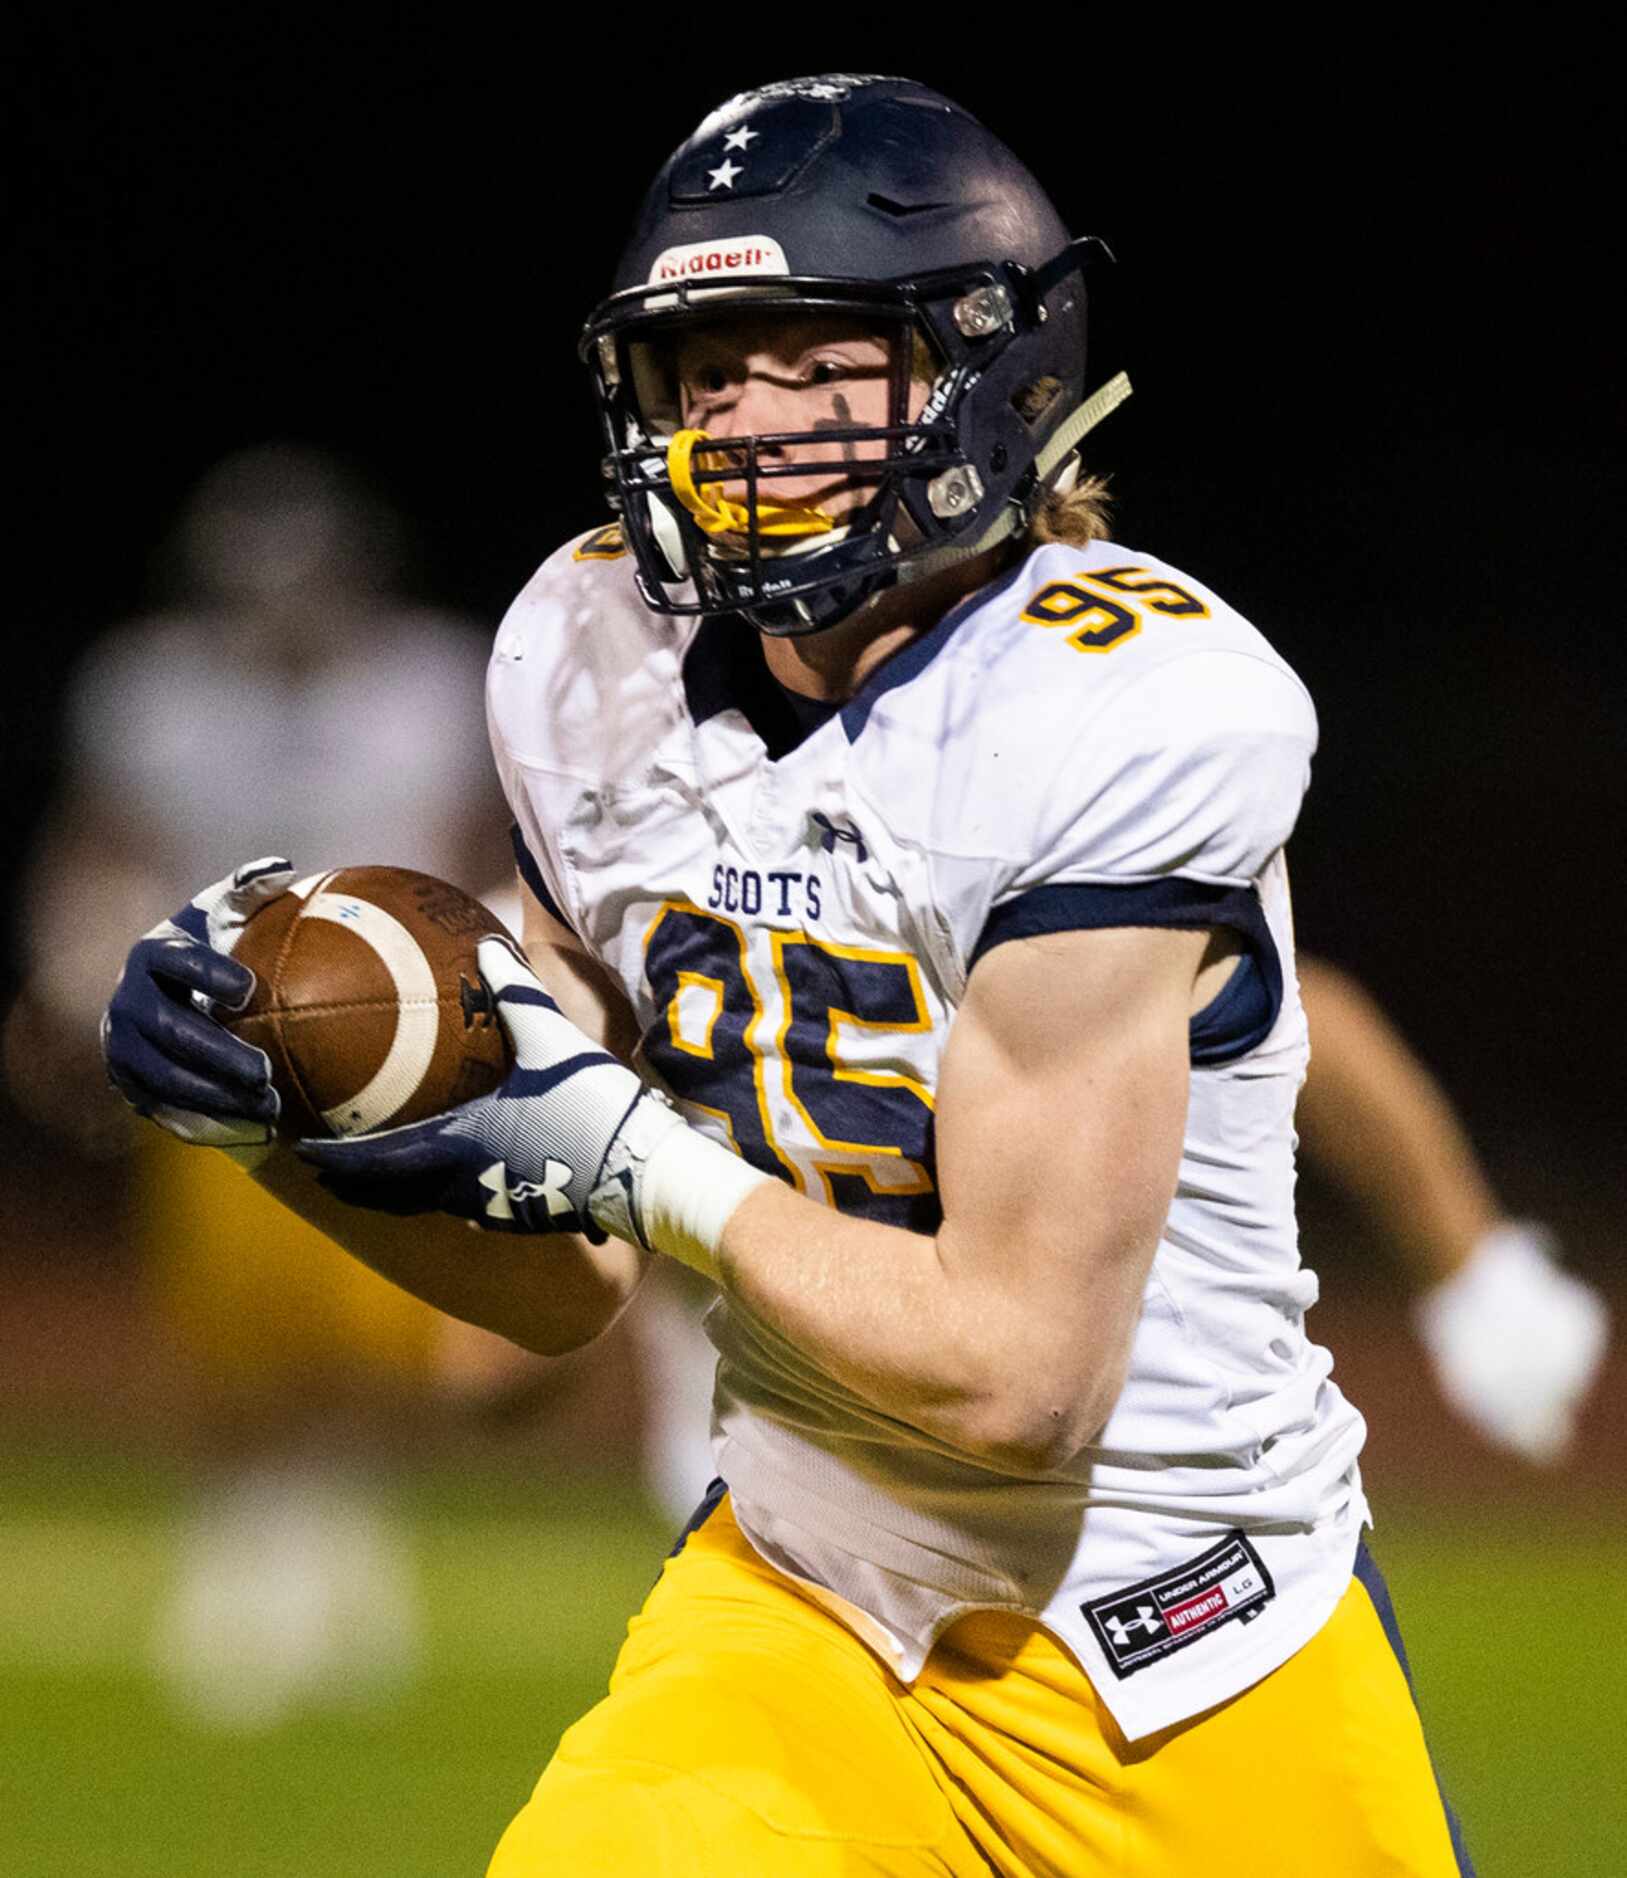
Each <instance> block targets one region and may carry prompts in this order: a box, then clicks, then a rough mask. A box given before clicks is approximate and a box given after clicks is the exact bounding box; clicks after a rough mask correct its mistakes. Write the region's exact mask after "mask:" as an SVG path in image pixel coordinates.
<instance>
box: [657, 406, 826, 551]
mask: <svg viewBox="0 0 1627 1878" xmlns="http://www.w3.org/2000/svg"><path fill="white" fill-rule="evenodd" d="M700 445H705V446H706V447H707V448H709V449H712V450H722V449H724V448H725V447H726V446H725V445H723V444H715V443H712V441H711V439H710V438H708V436H707V434H706V432H705V431H704V430H681V431H679V432H678V434H677V435H676V436H675V437H674V438H673V440H672V442H671V443H670V444H668V445H667V476H668V478H669V479H670V481H671V483H672V493H673V494H674V495H675V496H676V497H677V498H678V500H679V501H680V502H681V503H682V504H683V505H684V507H685V508H686V509H688V511H689V513H690V514H691V515H692V516H694V518H695V521H696V524H697V526H698V527H699V528H700V529H701V530H702V532H703V533H705V534H708V535H743V534H746V533H747V532H748V531H749V529H750V528H751V522H752V514H751V510H750V509H748V508H747V507H746V505H745V504H744V503H743V502H730V501H728V500H727V499H726V498H725V497H723V496H722V495H720V494H718V493H717V485H716V484H715V483H714V484H710V485H708V486H707V487H706V488H704V489H703V488H701V487H700V485H699V484H698V483H697V482H696V481H695V471H694V468H693V465H692V464H691V461H690V459H691V458H692V457H693V456H694V454H695V450H696V448H697V446H700ZM835 526H836V524H835V522H834V521H833V520H832V519H831V518H830V516H828V515H827V514H826V513H825V511H824V510H823V509H811V508H806V507H804V506H802V505H801V504H799V503H794V502H763V501H759V502H758V504H757V533H758V534H759V535H762V536H775V537H781V538H783V537H786V536H796V535H828V534H830V533H831V531H832V530H833V529H834V528H835Z"/></svg>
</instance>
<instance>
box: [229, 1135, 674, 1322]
mask: <svg viewBox="0 0 1627 1878" xmlns="http://www.w3.org/2000/svg"><path fill="white" fill-rule="evenodd" d="M205 1151H206V1150H202V1149H200V1150H199V1152H200V1153H202V1152H205ZM252 1178H253V1179H255V1180H256V1181H258V1182H259V1184H260V1185H261V1186H262V1187H264V1188H265V1190H266V1191H267V1192H268V1193H270V1194H273V1195H274V1196H275V1197H276V1198H277V1199H278V1200H280V1201H281V1202H282V1203H283V1205H285V1206H287V1207H289V1208H291V1209H292V1210H293V1211H294V1212H295V1213H297V1214H299V1216H300V1218H302V1219H304V1220H306V1221H308V1222H309V1223H310V1224H311V1225H313V1226H315V1227H316V1228H317V1229H318V1231H320V1232H322V1233H325V1234H326V1235H327V1237H328V1238H330V1239H332V1240H333V1242H334V1243H335V1244H336V1245H338V1246H341V1247H343V1249H344V1250H345V1251H346V1252H348V1253H350V1254H351V1256H352V1257H353V1258H357V1259H360V1260H361V1262H362V1263H363V1264H364V1265H367V1266H370V1267H371V1268H372V1269H373V1270H374V1271H376V1272H377V1273H379V1275H380V1276H381V1277H384V1278H388V1279H389V1280H390V1282H391V1283H392V1284H397V1285H400V1286H401V1288H402V1289H403V1290H404V1291H410V1292H412V1294H413V1295H414V1296H415V1297H419V1298H422V1299H423V1300H424V1302H425V1303H427V1304H432V1305H434V1306H435V1308H436V1309H437V1310H441V1311H445V1312H447V1313H448V1314H449V1315H450V1316H452V1317H457V1318H461V1319H462V1320H463V1321H464V1322H465V1323H470V1324H478V1325H479V1326H480V1327H481V1328H482V1329H484V1330H491V1331H495V1332H496V1333H497V1334H498V1335H499V1336H503V1337H507V1338H509V1339H510V1340H511V1341H512V1342H514V1343H517V1344H520V1345H521V1346H523V1347H524V1348H525V1349H528V1350H535V1351H537V1352H539V1353H540V1354H543V1355H550V1356H553V1355H559V1354H562V1353H563V1352H565V1351H567V1350H575V1349H579V1348H580V1347H581V1346H582V1345H583V1344H585V1343H590V1342H591V1341H592V1340H593V1339H594V1338H595V1337H596V1336H598V1335H599V1333H600V1332H601V1331H603V1330H605V1329H606V1328H607V1327H608V1326H609V1325H610V1324H611V1323H612V1322H613V1321H614V1319H615V1318H616V1316H617V1315H618V1314H619V1312H620V1311H621V1309H622V1307H623V1306H624V1305H625V1304H626V1303H627V1301H628V1299H629V1298H630V1297H631V1296H632V1294H633V1291H634V1289H635V1288H636V1286H637V1284H638V1280H639V1277H640V1276H641V1273H642V1270H643V1265H644V1262H645V1258H646V1255H645V1254H644V1253H642V1252H640V1251H639V1250H637V1248H635V1247H633V1246H630V1245H626V1244H623V1243H622V1242H621V1241H620V1240H617V1239H612V1240H609V1241H608V1242H607V1243H605V1244H604V1245H601V1246H594V1245H590V1244H589V1243H588V1241H587V1240H586V1239H582V1238H579V1237H577V1236H575V1235H574V1234H563V1233H561V1234H551V1235H548V1236H544V1237H537V1236H530V1235H525V1236H521V1235H510V1234H499V1233H477V1232H472V1231H470V1229H469V1227H468V1225H467V1223H466V1222H465V1221H463V1220H460V1219H451V1218H448V1217H447V1216H445V1215H444V1214H420V1215H416V1216H414V1217H412V1218H409V1219H401V1218H397V1217H396V1216H395V1215H393V1214H388V1213H375V1212H369V1211H366V1210H364V1209H363V1208H360V1207H354V1206H346V1205H344V1204H343V1203H342V1202H340V1201H339V1200H336V1199H335V1198H334V1197H333V1196H332V1195H331V1194H330V1193H327V1192H326V1191H325V1190H324V1189H323V1188H322V1187H321V1186H319V1185H318V1184H317V1180H316V1175H315V1172H314V1170H313V1169H312V1168H310V1167H308V1166H306V1165H305V1163H304V1162H302V1161H300V1160H298V1159H296V1157H295V1156H294V1155H293V1154H292V1153H290V1152H288V1151H286V1150H278V1151H277V1152H276V1153H275V1154H273V1155H272V1157H271V1158H270V1159H269V1160H267V1161H265V1162H263V1163H262V1164H261V1165H260V1167H258V1168H257V1169H256V1170H255V1172H254V1174H253V1176H252Z"/></svg>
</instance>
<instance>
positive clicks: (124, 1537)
mask: <svg viewBox="0 0 1627 1878" xmlns="http://www.w3.org/2000/svg"><path fill="white" fill-rule="evenodd" d="M181 1499H182V1487H181V1481H180V1478H179V1476H178V1475H174V1474H171V1473H169V1472H167V1471H166V1470H165V1469H163V1468H162V1467H161V1466H158V1465H155V1464H154V1463H152V1462H151V1461H129V1460H115V1459H112V1458H107V1457H104V1456H96V1455H87V1454H83V1453H72V1454H57V1455H54V1456H43V1455H40V1454H37V1453H36V1454H32V1455H29V1456H25V1457H24V1456H17V1455H13V1456H10V1457H0V1874H4V1878H114V1875H115V1874H116V1875H117V1878H194V1875H196V1878H203V1874H209V1878H219V1875H220V1874H221V1873H228V1872H229V1873H231V1874H233V1875H234V1878H330V1874H331V1875H332V1878H340V1875H341V1874H343V1878H370V1875H372V1874H380V1875H381V1878H431V1875H433V1878H452V1875H453V1874H462V1873H476V1874H478V1873H479V1872H481V1871H482V1870H483V1869H484V1863H485V1860H486V1858H487V1857H488V1855H489V1853H490V1851H491V1848H492V1846H493V1844H494V1843H495V1840H496V1838H497V1836H498V1834H499V1833H500V1831H501V1830H502V1827H503V1825H504V1824H505V1823H506V1822H507V1820H508V1818H509V1817H510V1815H511V1814H512V1813H513V1812H514V1810H515V1809H516V1808H517V1807H518V1806H519V1805H520V1803H521V1802H522V1801H523V1800H524V1798H525V1796H526V1794H527V1792H528V1791H529V1789H530V1786H531V1783H532V1782H533V1781H534V1779H535V1777H536V1774H537V1772H538V1771H539V1770H540V1768H541V1766H542V1764H543V1762H544V1761H545V1760H546V1758H547V1755H548V1752H549V1750H550V1749H551V1747H552V1745H553V1743H554V1741H555V1739H556V1738H557V1736H558V1735H559V1733H560V1731H561V1729H563V1728H564V1727H565V1726H566V1725H567V1724H568V1722H569V1721H570V1720H571V1719H572V1717H573V1716H574V1715H576V1714H577V1713H579V1712H580V1711H581V1710H582V1709H583V1708H584V1707H586V1706H587V1705H588V1704H589V1703H590V1702H591V1701H593V1700H594V1699H595V1698H596V1697H597V1695H598V1694H599V1693H600V1692H601V1691H602V1689H603V1686H604V1682H605V1677H606V1675H607V1673H608V1670H609V1667H610V1663H611V1660H612V1658H613V1656H614V1653H615V1650H616V1647H617V1644H618V1642H619V1640H620V1637H621V1633H622V1629H623V1626H624V1624H625V1621H626V1618H627V1616H628V1614H629V1613H630V1612H631V1611H632V1610H633V1609H634V1608H635V1607H636V1606H637V1604H638V1602H639V1601H640V1599H641V1598H642V1596H643V1594H644V1592H645V1591H646V1590H647V1589H648V1586H649V1584H650V1583H651V1581H652V1580H653V1578H654V1575H655V1573H656V1571H657V1570H658V1569H659V1565H660V1561H661V1558H662V1556H663V1555H664V1553H665V1550H666V1547H667V1545H668V1544H669V1543H670V1539H669V1535H668V1533H667V1530H666V1527H665V1524H664V1522H662V1521H661V1520H660V1519H659V1518H657V1517H656V1516H654V1515H653V1514H652V1513H650V1512H649V1510H648V1509H647V1508H646V1507H645V1505H644V1503H643V1501H642V1500H641V1499H640V1497H639V1496H638V1494H637V1492H636V1490H635V1489H633V1488H631V1487H627V1488H622V1487H619V1486H618V1485H617V1484H616V1483H615V1482H613V1481H610V1480H605V1479H595V1480H588V1481H584V1480H581V1479H550V1478H545V1477H531V1476H524V1475H520V1474H517V1473H516V1472H515V1471H514V1470H513V1469H512V1468H502V1469H496V1468H493V1469H489V1470H488V1469H480V1468H477V1469H473V1470H471V1469H470V1468H469V1467H467V1466H466V1465H454V1464H451V1463H441V1464H438V1465H436V1466H434V1467H433V1468H432V1469H431V1470H430V1471H428V1472H426V1473H422V1474H420V1475H418V1476H416V1477H414V1478H413V1479H412V1480H411V1481H410V1482H408V1483H407V1484H405V1485H404V1486H403V1489H402V1505H403V1507H404V1509H405V1512H406V1515H407V1518H408V1520H409V1523H410V1528H411V1531H412V1534H413V1544H414V1550H415V1554H416V1558H417V1562H418V1567H419V1570H420V1572H421V1574H422V1581H423V1588H424V1593H425V1601H426V1604H427V1606H428V1610H429V1622H430V1637H429V1651H428V1665H427V1674H426V1675H425V1676H424V1677H423V1679H422V1680H421V1681H420V1682H419V1683H418V1684H417V1685H416V1686H415V1687H414V1688H413V1689H412V1690H411V1691H410V1692H409V1693H407V1694H406V1695H404V1696H402V1697H401V1698H400V1699H399V1700H397V1701H396V1702H394V1703H393V1704H391V1705H390V1706H389V1707H388V1708H387V1709H385V1710H383V1711H373V1712H366V1713H358V1714H343V1713H335V1714H329V1715H325V1716H322V1717H317V1718H311V1719H307V1720H301V1721H297V1722H290V1723H287V1724H285V1725H283V1726H281V1727H278V1728H276V1729H274V1730H272V1731H270V1732H268V1733H264V1734H259V1735H250V1736H244V1737H233V1736H230V1735H219V1734H211V1733H205V1732H202V1731H200V1730H198V1729H196V1728H193V1727H189V1726H187V1725H185V1724H184V1723H182V1722H180V1721H178V1720H177V1719H176V1718H175V1717H174V1716H173V1715H172V1714H171V1713H170V1711H169V1710H168V1709H167V1708H166V1706H165V1705H164V1702H163V1701H162V1699H161V1697H160V1694H159V1692H158V1690H157V1688H156V1687H155V1686H154V1685H153V1684H152V1683H151V1682H150V1681H149V1679H148V1676H147V1672H146V1668H145V1663H144V1649H145V1645H146V1641H147V1637H148V1634H149V1632H150V1630H151V1627H152V1623H153V1618H154V1613H155V1611H156V1608H157V1601H158V1597H159V1592H160V1587H161V1586H162V1584H163V1582H164V1577H165V1572H166V1564H167V1559H168V1556H169V1548H170V1546H171V1543H172V1522H173V1519H174V1516H175V1513H176V1510H177V1508H178V1507H179V1506H180V1504H181ZM1624 1541H1627V1533H1624V1532H1623V1531H1622V1529H1621V1528H1619V1527H1617V1526H1612V1527H1610V1528H1606V1529H1599V1528H1593V1529H1589V1528H1585V1527H1582V1526H1579V1525H1575V1524H1571V1523H1567V1522H1565V1521H1555V1520H1553V1519H1552V1518H1547V1517H1545V1518H1544V1519H1542V1520H1541V1521H1540V1522H1536V1523H1534V1524H1533V1525H1530V1526H1527V1525H1524V1524H1522V1522H1521V1521H1520V1520H1519V1519H1518V1518H1517V1517H1516V1516H1515V1509H1514V1508H1512V1507H1507V1506H1504V1507H1498V1508H1495V1509H1488V1510H1487V1511H1485V1512H1484V1513H1477V1514H1475V1515H1474V1516H1472V1517H1464V1516H1457V1517H1447V1516H1445V1515H1443V1514H1442V1513H1440V1512H1439V1511H1438V1510H1435V1511H1431V1512H1429V1513H1427V1514H1425V1513H1423V1512H1417V1513H1410V1514H1409V1513H1407V1512H1405V1511H1399V1510H1396V1509H1393V1508H1392V1509H1389V1510H1387V1511H1386V1512H1385V1515H1384V1519H1383V1524H1382V1527H1381V1530H1380V1531H1379V1533H1378V1534H1377V1535H1376V1540H1375V1549H1376V1551H1377V1552H1378V1555H1379V1558H1380V1562H1381V1563H1382V1565H1383V1566H1384V1569H1385V1571H1386V1573H1387V1575H1388V1577H1389V1581H1390V1585H1391V1588H1392V1590H1393V1591H1394V1593H1395V1596H1396V1601H1397V1604H1398V1606H1399V1609H1400V1613H1401V1620H1402V1624H1403V1628H1404V1630H1405V1632H1406V1636H1407V1641H1408V1645H1409V1649H1410V1652H1411V1655H1412V1660H1413V1669H1414V1673H1415V1676H1416V1678H1417V1681H1418V1686H1419V1690H1420V1697H1421V1701H1422V1704H1423V1708H1424V1713H1425V1719H1426V1722H1427V1724H1428V1726H1429V1730H1430V1735H1431V1739H1432V1741H1433V1744H1434V1747H1435V1753H1436V1759H1437V1763H1438V1765H1439V1767H1440V1769H1441V1772H1442V1775H1443V1778H1444V1780H1445V1782H1446V1784H1447V1787H1448V1790H1449V1792H1450V1793H1451V1795H1452V1797H1453V1800H1454V1802H1455V1804H1456V1805H1457V1807H1458V1810H1459V1812H1460V1814H1461V1815H1462V1817H1463V1819H1464V1821H1465V1824H1466V1827H1467V1830H1468V1833H1469V1837H1470V1844H1471V1849H1472V1850H1473V1851H1474V1853H1475V1856H1476V1859H1477V1861H1478V1864H1479V1869H1480V1873H1481V1878H1512V1875H1513V1874H1520V1875H1521V1878H1524V1875H1526V1874H1541V1875H1542V1878H1607V1875H1608V1874H1612V1873H1617V1872H1621V1871H1623V1870H1627V1852H1624V1845H1627V1800H1624V1797H1623V1786H1624V1783H1623V1782H1622V1780H1621V1776H1620V1770H1619V1741H1618V1735H1619V1729H1620V1727H1621V1716H1622V1715H1623V1713H1624V1712H1627V1650H1624V1647H1623V1644H1622V1642H1621V1640H1620V1621H1621V1612H1622V1608H1623V1606H1622V1598H1621V1585H1622V1568H1623V1562H1624V1558H1627V1543H1624ZM1261 1799H1262V1804H1265V1803H1269V1785H1268V1784H1262V1791H1261ZM1315 1869H1316V1866H1315V1858H1314V1853H1308V1855H1307V1862H1306V1864H1305V1866H1304V1870H1305V1871H1306V1873H1307V1874H1308V1875H1309V1874H1314V1872H1315ZM765 1878H770V1875H766V1874H765Z"/></svg>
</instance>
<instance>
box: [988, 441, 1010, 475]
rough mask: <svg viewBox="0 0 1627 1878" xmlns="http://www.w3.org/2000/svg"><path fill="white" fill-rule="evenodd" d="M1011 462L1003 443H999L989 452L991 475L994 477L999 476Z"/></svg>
mask: <svg viewBox="0 0 1627 1878" xmlns="http://www.w3.org/2000/svg"><path fill="white" fill-rule="evenodd" d="M1010 461H1011V458H1010V457H1009V455H1008V454H1007V452H1006V447H1005V445H1004V444H1003V443H997V444H996V445H995V446H994V448H993V449H992V450H991V451H990V452H989V470H990V473H991V474H992V475H995V476H998V475H999V474H1000V472H1001V471H1002V470H1003V469H1004V468H1005V466H1006V465H1007V463H1009V462H1010Z"/></svg>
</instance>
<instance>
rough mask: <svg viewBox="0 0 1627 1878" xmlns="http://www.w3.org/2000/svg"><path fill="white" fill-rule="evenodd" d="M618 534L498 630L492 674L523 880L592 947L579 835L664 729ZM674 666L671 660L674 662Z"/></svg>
mask: <svg viewBox="0 0 1627 1878" xmlns="http://www.w3.org/2000/svg"><path fill="white" fill-rule="evenodd" d="M611 532H612V531H610V530H606V529H599V530H596V531H595V532H594V533H593V534H590V535H587V536H584V537H582V538H581V539H579V540H577V541H575V542H571V543H568V544H567V545H566V546H565V547H563V548H561V549H560V550H559V551H558V552H557V553H556V554H554V555H553V556H551V557H550V558H549V559H548V560H547V561H545V562H544V563H543V565H542V566H541V567H540V568H539V569H538V570H537V572H536V574H535V575H533V576H532V578H531V580H530V581H529V582H528V583H527V584H526V586H525V588H524V589H523V591H522V592H521V593H520V595H519V597H518V598H517V599H516V600H515V601H514V604H513V605H512V606H511V607H510V608H509V610H508V612H507V614H506V615H505V616H504V619H503V623H502V625H501V626H500V627H499V628H498V632H497V638H496V643H495V644H494V646H493V648H492V655H491V660H490V663H489V665H488V667H487V672H486V720H487V727H488V731H489V734H490V740H491V749H492V757H493V760H494V761H495V763H496V766H497V774H498V778H499V781H500V782H501V784H502V788H503V793H504V795H505V797H506V798H507V800H508V806H509V812H510V814H511V815H512V816H513V820H514V827H513V832H512V837H511V839H512V841H513V846H514V857H515V862H516V865H517V867H518V870H519V874H520V877H521V879H522V880H523V881H524V882H525V884H526V885H527V886H528V887H529V888H530V890H531V891H532V893H533V894H535V895H536V897H537V899H538V900H539V901H540V902H541V903H542V905H543V907H544V908H545V909H546V910H547V911H548V912H549V913H550V914H552V916H553V917H554V918H555V919H557V920H558V921H559V922H560V923H561V924H562V925H564V926H567V927H569V928H570V929H571V930H572V931H573V932H575V933H576V934H577V935H578V937H584V936H585V935H584V926H585V919H584V915H583V909H582V905H581V896H580V893H579V891H578V886H577V882H576V879H575V876H574V873H573V869H572V866H571V857H570V833H569V831H570V827H571V824H572V821H573V818H575V817H577V816H578V815H580V813H581V812H582V808H583V804H584V803H587V802H591V801H594V800H598V799H601V798H603V797H604V796H605V795H606V793H607V792H613V791H614V790H615V789H616V788H617V787H618V786H619V783H620V780H621V778H620V769H621V768H625V767H626V766H627V765H628V764H630V763H633V762H635V761H636V759H637V757H638V755H639V753H640V752H643V751H646V750H648V749H649V748H650V747H651V746H652V744H653V743H654V742H655V741H656V740H657V739H658V738H659V736H660V734H661V733H662V731H663V730H664V728H665V724H664V721H663V720H662V718H661V713H662V710H663V708H664V700H663V693H662V659H661V656H660V648H659V647H658V646H657V645H656V644H655V643H654V642H653V641H652V636H651V634H652V629H651V626H650V623H649V616H648V610H647V609H646V608H645V607H644V606H643V604H642V602H641V601H640V600H639V598H638V595H637V593H636V591H635V589H634V588H633V586H632V580H631V575H630V572H629V565H630V564H629V563H628V561H627V559H626V556H625V551H624V550H622V549H620V548H619V547H616V546H614V545H613V544H610V543H609V542H608V541H607V537H608V536H609V535H610V534H611ZM669 662H670V655H669Z"/></svg>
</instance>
